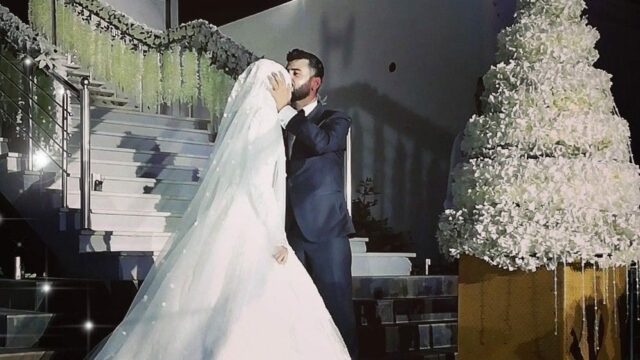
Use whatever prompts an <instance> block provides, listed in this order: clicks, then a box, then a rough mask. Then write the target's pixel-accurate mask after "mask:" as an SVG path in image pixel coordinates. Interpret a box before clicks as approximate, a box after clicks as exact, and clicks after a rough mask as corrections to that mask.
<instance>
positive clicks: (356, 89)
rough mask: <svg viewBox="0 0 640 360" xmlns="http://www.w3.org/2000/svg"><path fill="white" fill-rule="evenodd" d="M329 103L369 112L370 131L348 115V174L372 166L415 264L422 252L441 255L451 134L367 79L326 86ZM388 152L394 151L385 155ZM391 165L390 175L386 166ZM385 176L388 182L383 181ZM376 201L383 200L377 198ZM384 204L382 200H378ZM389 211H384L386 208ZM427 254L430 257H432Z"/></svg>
mask: <svg viewBox="0 0 640 360" xmlns="http://www.w3.org/2000/svg"><path fill="white" fill-rule="evenodd" d="M327 95H328V98H330V99H331V100H332V101H331V105H332V106H334V107H336V108H339V109H358V110H362V111H364V112H366V113H368V114H370V115H371V118H372V121H373V122H374V124H373V126H368V128H371V129H372V132H371V133H364V132H363V131H362V129H363V128H365V126H364V125H365V124H364V121H365V120H364V119H362V118H361V117H360V116H358V115H357V114H355V113H354V112H353V111H351V112H350V113H351V115H352V116H353V128H354V131H353V139H352V140H353V144H354V146H353V149H354V150H353V154H352V156H353V157H352V159H353V163H352V170H353V180H354V181H359V180H360V179H361V178H364V177H366V176H368V175H369V174H368V173H367V172H370V171H373V173H374V174H376V175H378V177H376V176H374V181H375V183H376V187H377V188H379V189H381V190H382V192H383V193H384V194H383V195H386V200H387V201H390V204H387V206H384V207H386V208H390V209H393V212H394V214H393V216H394V218H396V219H398V222H402V223H404V224H405V227H406V229H396V230H409V231H410V232H411V237H412V240H413V242H414V243H415V249H416V252H417V253H418V259H417V261H418V264H420V263H423V260H424V258H431V259H433V260H435V261H443V260H442V259H441V256H440V254H439V251H438V244H437V241H436V239H435V231H436V229H437V224H438V216H439V215H440V213H441V212H442V210H443V208H442V203H443V201H444V197H445V190H446V185H447V184H446V180H447V176H448V167H449V153H450V148H451V143H452V141H453V137H454V135H453V134H450V133H449V132H448V131H446V130H445V129H443V128H440V127H438V126H434V125H433V124H432V122H431V121H430V120H429V119H428V118H426V117H422V116H420V115H418V114H416V113H415V112H413V111H412V110H411V109H408V108H406V107H404V106H403V105H401V104H399V103H398V102H396V101H395V100H393V99H392V98H390V97H389V96H386V95H384V94H381V93H379V92H378V90H377V89H375V88H374V87H372V86H371V85H369V84H364V83H356V84H353V85H350V86H347V87H342V88H335V89H331V90H329V92H328V94H327ZM390 133H393V134H394V135H395V136H397V141H395V144H392V145H391V146H393V147H394V148H391V149H390V148H389V144H388V143H387V142H386V139H385V135H387V134H390ZM365 138H369V139H370V140H371V142H372V146H371V147H370V149H371V151H373V154H366V152H367V151H368V149H365V147H364V146H363V144H364V143H365ZM390 156H393V157H392V158H390ZM365 158H371V159H373V161H374V168H373V169H366V168H365V166H364V163H363V160H364V159H365ZM387 171H393V174H391V176H384V175H385V172H387ZM388 179H390V183H389V182H388V181H389V180H388ZM381 200H382V201H381V202H384V200H383V199H381ZM383 205H384V204H383ZM385 215H389V214H385ZM433 260H432V261H433Z"/></svg>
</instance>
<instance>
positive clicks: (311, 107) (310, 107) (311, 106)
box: [302, 99, 318, 117]
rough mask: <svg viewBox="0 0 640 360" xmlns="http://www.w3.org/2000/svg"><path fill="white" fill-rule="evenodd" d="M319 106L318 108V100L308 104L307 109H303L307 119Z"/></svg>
mask: <svg viewBox="0 0 640 360" xmlns="http://www.w3.org/2000/svg"><path fill="white" fill-rule="evenodd" d="M317 106H318V99H315V100H313V101H312V102H310V103H308V104H307V105H306V106H305V107H303V108H302V110H304V115H305V116H306V117H309V115H311V113H312V112H313V110H315V109H316V107H317Z"/></svg>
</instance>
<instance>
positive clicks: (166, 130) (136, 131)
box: [69, 117, 210, 142]
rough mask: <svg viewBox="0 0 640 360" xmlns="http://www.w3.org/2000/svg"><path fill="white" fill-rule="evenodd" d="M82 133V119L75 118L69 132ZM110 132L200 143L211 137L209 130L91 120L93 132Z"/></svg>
mask: <svg viewBox="0 0 640 360" xmlns="http://www.w3.org/2000/svg"><path fill="white" fill-rule="evenodd" d="M80 131H81V126H80V119H79V118H77V117H73V118H72V121H71V126H70V127H69V132H70V133H71V134H72V135H73V134H74V133H79V132H80ZM97 131H100V132H108V133H114V134H120V135H142V136H149V137H160V138H168V139H180V140H190V141H198V142H209V139H210V135H209V132H208V131H207V130H195V129H180V128H177V129H176V128H171V127H168V126H161V125H153V124H139V123H131V122H126V121H117V120H103V119H92V120H91V132H92V133H94V132H97Z"/></svg>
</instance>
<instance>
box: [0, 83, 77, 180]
mask: <svg viewBox="0 0 640 360" xmlns="http://www.w3.org/2000/svg"><path fill="white" fill-rule="evenodd" d="M0 91H2V90H0ZM0 112H2V114H4V115H5V117H6V118H8V119H9V121H11V122H12V123H14V124H15V125H16V128H17V129H18V130H20V131H22V132H24V133H25V134H26V135H27V136H28V137H29V138H31V140H34V142H33V143H34V144H35V145H36V146H37V147H39V148H40V150H42V152H43V153H45V155H47V156H48V157H49V159H51V161H53V163H54V164H55V165H56V166H57V167H58V168H60V170H61V171H62V172H63V173H64V174H65V175H67V176H69V175H71V174H70V173H69V172H68V171H67V170H66V169H64V168H63V166H62V165H61V164H59V163H58V162H57V161H56V160H55V159H54V158H53V156H51V154H49V152H48V151H47V150H46V149H45V148H44V147H42V145H40V144H39V143H38V142H37V141H35V139H34V138H33V136H31V134H30V133H29V130H27V129H24V128H22V127H21V126H20V125H19V124H18V122H17V121H15V120H13V118H12V116H11V115H10V114H7V112H6V111H5V110H4V109H2V108H0Z"/></svg>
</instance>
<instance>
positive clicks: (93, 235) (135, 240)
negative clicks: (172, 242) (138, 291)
mask: <svg viewBox="0 0 640 360" xmlns="http://www.w3.org/2000/svg"><path fill="white" fill-rule="evenodd" d="M170 236H171V233H168V232H136V231H86V230H83V231H82V232H81V233H80V241H79V250H80V252H81V253H89V252H120V251H147V252H154V253H157V252H159V251H160V250H162V247H163V246H164V244H165V242H166V241H167V240H168V239H169V237H170Z"/></svg>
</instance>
